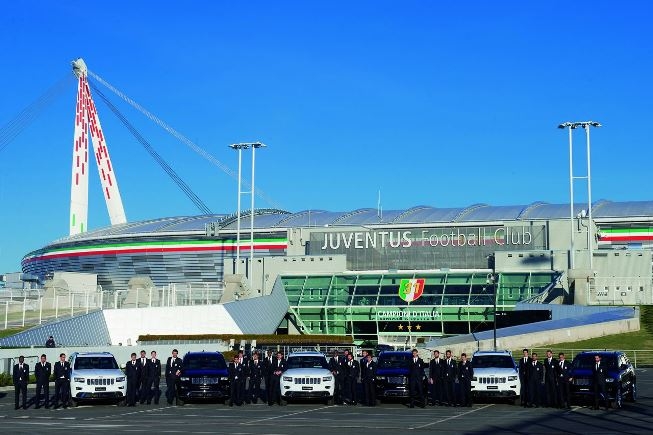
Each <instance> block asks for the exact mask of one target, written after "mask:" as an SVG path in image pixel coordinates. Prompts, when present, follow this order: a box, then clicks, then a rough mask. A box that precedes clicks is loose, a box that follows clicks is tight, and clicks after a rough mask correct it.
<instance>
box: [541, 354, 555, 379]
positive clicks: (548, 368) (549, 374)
mask: <svg viewBox="0 0 653 435" xmlns="http://www.w3.org/2000/svg"><path fill="white" fill-rule="evenodd" d="M557 365H558V360H557V359H555V358H551V362H549V359H548V358H544V376H545V379H546V381H547V382H555V380H556V377H557V374H558V371H557V370H556V366H557Z"/></svg>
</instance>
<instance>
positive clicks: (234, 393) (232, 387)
mask: <svg viewBox="0 0 653 435" xmlns="http://www.w3.org/2000/svg"><path fill="white" fill-rule="evenodd" d="M246 376H247V371H246V370H245V365H244V364H243V363H242V362H241V359H240V357H239V356H238V355H235V356H234V360H233V361H232V362H230V363H229V391H230V393H231V397H230V398H229V406H234V404H235V405H236V406H240V405H242V404H243V399H244V396H245V394H244V392H245V378H246Z"/></svg>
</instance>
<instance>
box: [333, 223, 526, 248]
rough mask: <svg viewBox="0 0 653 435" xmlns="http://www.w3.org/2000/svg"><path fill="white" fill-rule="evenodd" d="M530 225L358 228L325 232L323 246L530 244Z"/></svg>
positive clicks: (381, 246) (395, 246)
mask: <svg viewBox="0 0 653 435" xmlns="http://www.w3.org/2000/svg"><path fill="white" fill-rule="evenodd" d="M529 228H530V227H500V228H496V229H494V228H485V227H478V228H456V229H448V230H447V232H440V233H437V232H433V230H427V229H425V230H419V231H410V230H408V231H357V232H348V233H324V239H323V240H322V246H321V248H320V249H322V250H325V249H343V248H344V249H369V248H372V249H375V248H400V247H401V248H410V247H412V246H445V247H446V246H451V247H461V246H489V245H499V246H503V245H510V246H516V245H530V244H531V243H532V242H533V235H532V234H531V232H530V230H529Z"/></svg>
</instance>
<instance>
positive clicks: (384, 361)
mask: <svg viewBox="0 0 653 435" xmlns="http://www.w3.org/2000/svg"><path fill="white" fill-rule="evenodd" d="M408 361H410V356H408V355H402V354H398V355H382V356H380V357H379V368H386V369H387V368H406V367H408Z"/></svg>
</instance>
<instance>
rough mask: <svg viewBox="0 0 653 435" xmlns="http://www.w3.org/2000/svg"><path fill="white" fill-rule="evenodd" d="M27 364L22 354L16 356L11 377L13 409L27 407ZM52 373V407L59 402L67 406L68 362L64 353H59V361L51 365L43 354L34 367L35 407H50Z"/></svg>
mask: <svg viewBox="0 0 653 435" xmlns="http://www.w3.org/2000/svg"><path fill="white" fill-rule="evenodd" d="M29 374H30V371H29V365H28V364H27V363H26V362H25V357H24V356H23V355H21V356H19V357H18V363H16V364H15V365H14V369H13V373H12V377H13V381H14V399H15V409H19V408H23V409H27V384H29ZM53 374H54V379H55V395H54V404H53V405H54V407H55V408H58V407H59V402H61V403H62V404H63V406H64V407H68V402H69V401H70V397H69V395H70V363H69V362H68V361H66V354H64V353H62V354H60V355H59V361H57V362H56V363H55V364H54V371H53V370H52V365H51V364H50V362H49V361H48V360H47V356H46V355H45V354H43V355H41V359H40V361H39V362H37V363H36V366H35V367H34V375H35V377H36V396H35V397H34V403H35V408H36V409H38V408H40V407H41V403H43V406H45V407H46V408H49V407H50V399H51V398H50V377H51V376H52V375H53Z"/></svg>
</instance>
